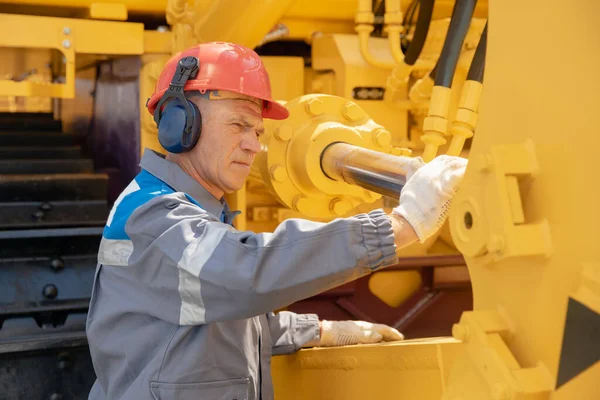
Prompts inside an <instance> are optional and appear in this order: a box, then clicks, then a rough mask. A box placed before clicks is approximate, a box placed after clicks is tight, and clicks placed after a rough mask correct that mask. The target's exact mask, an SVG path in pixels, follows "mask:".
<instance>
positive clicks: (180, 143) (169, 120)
mask: <svg viewBox="0 0 600 400" xmlns="http://www.w3.org/2000/svg"><path fill="white" fill-rule="evenodd" d="M186 102H187V106H188V109H191V113H189V112H188V111H187V109H186V107H185V106H184V105H183V104H181V103H180V102H179V101H178V100H172V101H170V102H168V103H167V105H166V106H165V107H164V110H163V111H162V116H161V118H160V121H159V123H158V141H159V142H160V145H161V146H162V147H163V148H164V149H165V150H167V151H168V152H169V153H175V154H177V153H184V152H186V151H190V150H191V149H193V148H194V146H195V145H196V143H197V142H198V139H199V138H200V131H201V128H202V117H201V116H200V111H199V110H198V107H196V105H195V104H194V103H192V102H191V101H188V100H186Z"/></svg>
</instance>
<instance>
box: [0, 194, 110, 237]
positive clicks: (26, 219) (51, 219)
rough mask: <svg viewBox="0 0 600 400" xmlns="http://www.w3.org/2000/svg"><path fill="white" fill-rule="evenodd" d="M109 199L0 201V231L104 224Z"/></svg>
mask: <svg viewBox="0 0 600 400" xmlns="http://www.w3.org/2000/svg"><path fill="white" fill-rule="evenodd" d="M109 212H110V210H109V208H108V205H107V203H106V201H103V200H91V201H60V202H44V203H41V202H31V203H0V230H2V229H32V228H33V229H39V228H58V227H69V226H104V224H105V222H106V219H107V217H108V213H109Z"/></svg>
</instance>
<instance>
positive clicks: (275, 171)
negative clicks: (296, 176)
mask: <svg viewBox="0 0 600 400" xmlns="http://www.w3.org/2000/svg"><path fill="white" fill-rule="evenodd" d="M269 173H270V175H271V178H272V179H273V180H274V181H275V182H283V181H285V178H286V177H287V174H286V173H285V168H283V167H282V166H281V165H279V164H276V165H273V166H272V167H271V168H270V169H269Z"/></svg>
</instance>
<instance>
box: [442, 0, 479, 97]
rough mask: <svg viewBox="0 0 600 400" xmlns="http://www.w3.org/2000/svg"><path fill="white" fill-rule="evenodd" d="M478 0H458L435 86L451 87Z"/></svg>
mask: <svg viewBox="0 0 600 400" xmlns="http://www.w3.org/2000/svg"><path fill="white" fill-rule="evenodd" d="M476 3H477V0H456V4H455V8H454V12H453V14H452V20H451V21H450V26H449V27H448V33H447V34H446V40H445V41H444V47H443V48H442V53H441V55H440V59H439V61H438V65H437V71H436V75H435V86H443V87H447V88H449V87H451V86H452V78H453V77H454V72H455V71H456V64H457V63H458V57H459V56H460V50H461V48H462V45H463V42H464V40H465V37H466V35H467V31H468V30H469V25H470V24H471V17H472V16H473V11H474V10H475V4H476Z"/></svg>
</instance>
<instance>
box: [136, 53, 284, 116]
mask: <svg viewBox="0 0 600 400" xmlns="http://www.w3.org/2000/svg"><path fill="white" fill-rule="evenodd" d="M188 56H193V57H196V58H198V61H199V64H200V69H199V70H198V75H197V76H196V78H195V79H190V80H188V81H187V83H186V84H185V86H184V91H191V90H200V91H202V92H205V91H206V90H227V91H230V92H235V93H241V94H244V95H246V96H251V97H255V98H258V99H261V100H263V102H262V103H263V112H262V116H263V117H264V118H270V119H286V118H287V117H288V116H289V115H290V113H289V111H288V110H287V108H285V107H284V106H282V105H281V104H279V103H277V102H276V101H273V99H272V98H271V82H270V81H269V75H268V74H267V70H266V69H265V66H264V65H263V63H262V61H261V59H260V57H259V56H258V54H256V52H254V51H253V50H251V49H249V48H247V47H244V46H240V45H238V44H233V43H224V42H212V43H202V44H198V45H196V46H194V47H191V48H189V49H187V50H184V51H182V52H180V53H178V54H176V55H175V56H173V57H171V59H169V61H167V63H166V64H165V66H164V68H163V70H162V72H161V73H160V76H159V77H158V81H157V82H156V88H155V89H154V93H153V94H152V97H150V99H149V100H148V103H147V104H146V107H148V111H150V113H151V114H154V110H155V108H156V105H157V104H158V102H159V101H160V98H161V97H162V95H163V94H164V93H165V91H166V90H167V89H168V88H169V84H170V83H171V80H172V79H173V74H174V73H175V71H176V70H177V63H178V62H179V60H181V59H182V58H183V57H188Z"/></svg>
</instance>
